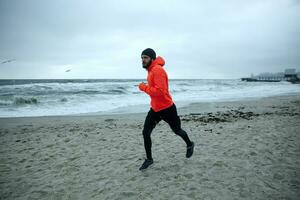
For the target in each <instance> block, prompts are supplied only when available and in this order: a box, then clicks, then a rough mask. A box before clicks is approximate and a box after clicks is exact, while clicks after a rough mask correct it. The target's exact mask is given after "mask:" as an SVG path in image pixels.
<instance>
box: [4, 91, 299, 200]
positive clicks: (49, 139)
mask: <svg viewBox="0 0 300 200" xmlns="http://www.w3.org/2000/svg"><path fill="white" fill-rule="evenodd" d="M146 114H147V113H138V114H116V115H85V116H47V117H23V118H0V147H1V148H0V161H1V162H0V163H1V164H0V196H1V197H2V198H4V199H297V198H298V197H299V195H300V192H299V191H300V190H299V189H300V177H299V174H300V149H299V146H300V135H299V130H300V95H294V96H293V95H292V96H277V97H267V98H262V99H256V100H247V101H231V102H214V103H195V104H191V105H189V106H186V107H182V108H179V109H178V114H179V116H180V118H181V121H182V123H181V124H182V128H183V129H184V130H185V131H186V132H187V133H188V135H189V137H190V138H191V140H192V141H194V142H195V151H194V155H193V156H192V157H191V158H190V159H186V158H185V148H186V147H185V144H184V142H183V141H182V140H181V139H180V138H179V137H177V136H175V135H174V134H173V133H172V131H171V130H170V128H169V127H168V125H167V124H166V123H165V122H160V123H159V124H158V125H157V127H156V128H155V129H154V131H153V133H152V143H153V146H152V153H153V158H154V165H153V167H151V168H150V169H148V170H146V171H145V172H140V171H139V170H138V168H139V166H140V165H141V164H142V162H143V159H144V156H145V152H144V147H143V137H142V128H143V122H144V119H145V117H146Z"/></svg>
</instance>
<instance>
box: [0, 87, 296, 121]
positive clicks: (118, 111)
mask: <svg viewBox="0 0 300 200" xmlns="http://www.w3.org/2000/svg"><path fill="white" fill-rule="evenodd" d="M294 96H296V97H297V96H300V94H299V93H297V92H295V93H287V94H278V95H273V96H268V97H251V98H245V99H227V100H219V101H211V102H178V103H176V102H175V104H176V106H177V109H178V110H187V109H188V107H190V106H193V105H197V106H199V107H201V108H204V109H206V108H207V106H209V107H211V106H212V105H215V104H227V103H233V102H235V103H237V104H238V103H246V102H251V101H258V100H264V99H268V98H281V97H294ZM182 105H183V106H182ZM195 108H196V106H195ZM133 109H137V110H139V111H137V112H135V111H129V110H133ZM149 109H150V101H149V104H144V105H137V106H127V107H122V108H117V109H114V110H111V111H97V112H88V113H78V114H66V115H45V116H20V117H0V120H1V119H14V118H16V119H23V118H47V117H49V118H53V117H85V116H103V117H105V116H106V117H109V116H121V115H136V114H137V115H141V114H144V113H147V112H148V111H149Z"/></svg>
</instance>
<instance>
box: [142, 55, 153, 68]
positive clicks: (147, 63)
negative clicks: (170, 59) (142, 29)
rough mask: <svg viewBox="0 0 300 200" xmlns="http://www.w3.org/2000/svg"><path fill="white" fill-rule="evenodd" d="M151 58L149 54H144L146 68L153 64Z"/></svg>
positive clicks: (143, 62)
mask: <svg viewBox="0 0 300 200" xmlns="http://www.w3.org/2000/svg"><path fill="white" fill-rule="evenodd" d="M151 61H152V60H151V58H150V57H149V56H146V55H142V64H143V67H144V68H148V67H149V65H150V64H151Z"/></svg>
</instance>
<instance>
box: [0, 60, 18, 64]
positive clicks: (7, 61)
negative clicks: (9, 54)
mask: <svg viewBox="0 0 300 200" xmlns="http://www.w3.org/2000/svg"><path fill="white" fill-rule="evenodd" d="M15 60H16V59H10V60H5V61H3V62H1V64H5V63H10V62H13V61H15Z"/></svg>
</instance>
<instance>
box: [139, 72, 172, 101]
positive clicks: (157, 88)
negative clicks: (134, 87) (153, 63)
mask: <svg viewBox="0 0 300 200" xmlns="http://www.w3.org/2000/svg"><path fill="white" fill-rule="evenodd" d="M153 79H154V87H150V86H149V85H147V84H145V83H141V84H140V85H139V88H140V90H142V91H144V92H145V93H147V94H148V95H150V96H163V95H164V93H165V91H166V90H167V76H166V74H165V72H164V70H163V69H160V68H158V69H154V70H153Z"/></svg>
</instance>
